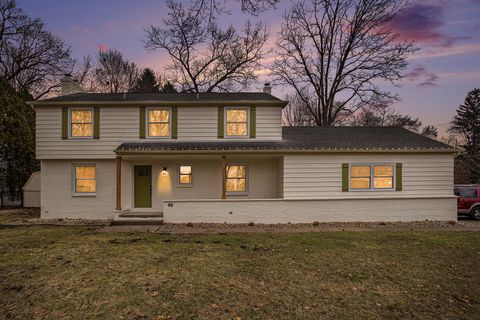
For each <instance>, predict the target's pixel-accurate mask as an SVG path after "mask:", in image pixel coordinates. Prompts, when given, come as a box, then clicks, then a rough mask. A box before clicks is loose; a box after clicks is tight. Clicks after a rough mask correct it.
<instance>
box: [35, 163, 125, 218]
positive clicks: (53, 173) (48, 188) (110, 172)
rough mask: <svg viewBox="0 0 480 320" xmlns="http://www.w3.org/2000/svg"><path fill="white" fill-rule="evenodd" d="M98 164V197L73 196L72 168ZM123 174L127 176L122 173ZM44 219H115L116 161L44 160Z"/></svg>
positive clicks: (42, 165)
mask: <svg viewBox="0 0 480 320" xmlns="http://www.w3.org/2000/svg"><path fill="white" fill-rule="evenodd" d="M74 163H95V165H96V175H97V194H96V196H73V195H72V194H73V192H72V188H73V182H72V179H73V175H72V166H73V164H74ZM122 171H123V172H122V173H125V174H126V173H127V172H126V170H122ZM41 174H42V177H41V186H42V187H41V188H42V192H41V201H40V202H41V217H42V218H46V219H53V218H68V219H113V211H114V209H115V161H114V160H82V161H72V160H42V161H41Z"/></svg>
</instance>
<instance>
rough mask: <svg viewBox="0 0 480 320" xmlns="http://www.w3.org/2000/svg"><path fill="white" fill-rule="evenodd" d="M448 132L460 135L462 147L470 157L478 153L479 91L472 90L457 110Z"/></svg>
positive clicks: (479, 140) (479, 148) (479, 123)
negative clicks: (463, 140) (463, 141)
mask: <svg viewBox="0 0 480 320" xmlns="http://www.w3.org/2000/svg"><path fill="white" fill-rule="evenodd" d="M450 131H452V132H456V133H459V134H461V135H462V137H463V138H464V139H465V144H464V145H463V147H464V148H465V151H466V152H467V153H468V154H470V155H474V154H476V155H478V154H479V153H480V89H473V90H472V91H470V92H469V93H468V95H467V97H466V98H465V102H464V104H463V105H461V106H459V107H458V109H457V115H456V116H455V117H454V118H453V121H452V126H451V127H450Z"/></svg>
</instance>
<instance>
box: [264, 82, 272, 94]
mask: <svg viewBox="0 0 480 320" xmlns="http://www.w3.org/2000/svg"><path fill="white" fill-rule="evenodd" d="M263 92H265V93H268V94H272V86H271V85H270V82H265V85H264V86H263Z"/></svg>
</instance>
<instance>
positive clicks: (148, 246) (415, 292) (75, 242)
mask: <svg viewBox="0 0 480 320" xmlns="http://www.w3.org/2000/svg"><path fill="white" fill-rule="evenodd" d="M479 248H480V233H478V232H449V231H428V232H427V231H403V232H384V231H380V232H379V231H368V232H318V233H270V234H267V233H256V234H227V235H162V234H149V233H133V234H127V233H97V232H96V231H95V228H94V227H46V226H43V227H42V226H21V227H5V228H2V229H0V308H1V310H0V315H1V316H3V317H5V318H15V319H95V318H97V319H186V318H187V319H190V318H193V319H333V318H336V319H413V318H416V319H467V318H477V319H478V316H479V314H480V273H479V270H480V250H479ZM1 316H0V318H1Z"/></svg>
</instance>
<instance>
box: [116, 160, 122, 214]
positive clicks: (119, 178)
mask: <svg viewBox="0 0 480 320" xmlns="http://www.w3.org/2000/svg"><path fill="white" fill-rule="evenodd" d="M115 169H116V179H115V200H116V201H115V210H122V157H121V156H117V157H116V158H115Z"/></svg>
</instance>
